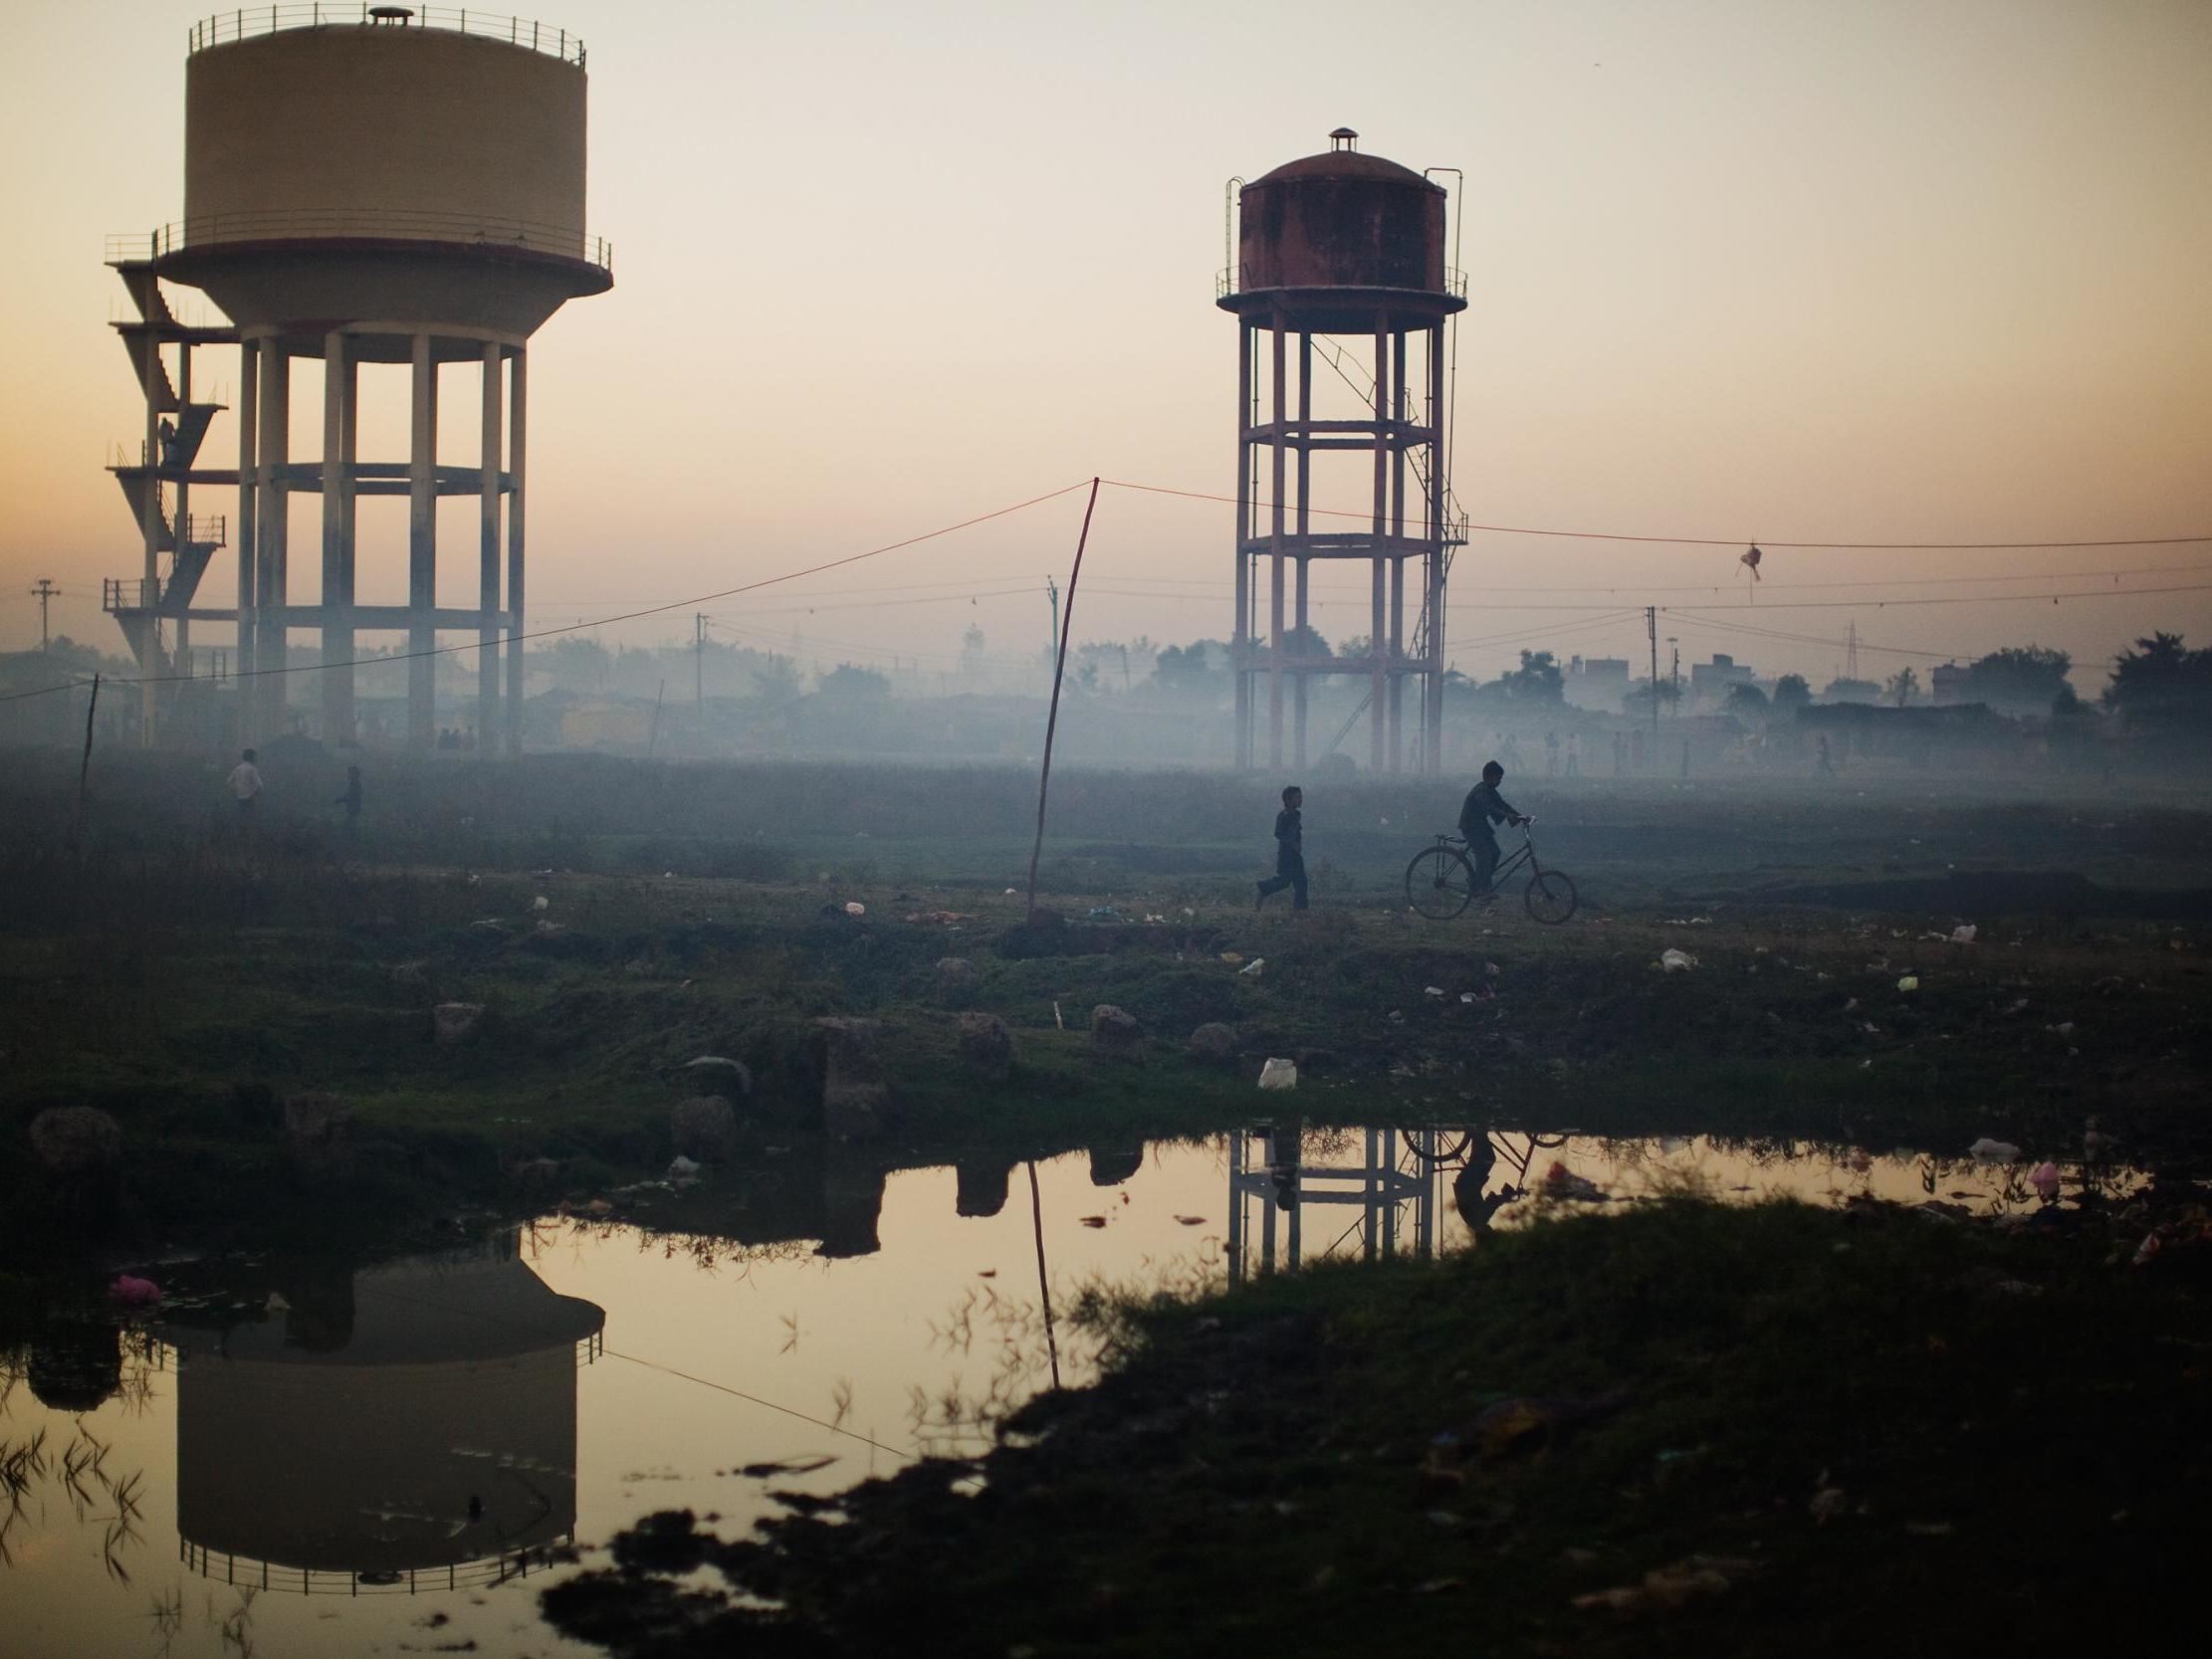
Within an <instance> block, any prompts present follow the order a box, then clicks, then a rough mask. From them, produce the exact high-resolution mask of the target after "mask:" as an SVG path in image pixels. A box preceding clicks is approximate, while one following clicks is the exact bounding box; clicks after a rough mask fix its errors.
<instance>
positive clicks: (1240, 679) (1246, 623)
mask: <svg viewBox="0 0 2212 1659" xmlns="http://www.w3.org/2000/svg"><path fill="white" fill-rule="evenodd" d="M1251 416H1252V327H1251V324H1250V323H1249V322H1248V321H1246V320H1245V319H1244V318H1242V317H1238V318H1237V320H1236V539H1235V545H1236V625H1235V627H1234V628H1233V629H1231V630H1230V633H1229V648H1228V652H1229V675H1230V678H1231V679H1232V680H1233V681H1234V682H1235V686H1236V740H1235V756H1236V765H1237V767H1238V769H1240V770H1241V769H1243V768H1245V767H1248V766H1250V765H1251V763H1252V674H1251V651H1252V560H1251V555H1250V554H1249V553H1247V552H1245V551H1244V542H1245V541H1246V539H1247V538H1249V536H1250V535H1251V533H1252V488H1251V486H1252V430H1251Z"/></svg>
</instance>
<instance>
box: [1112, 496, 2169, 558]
mask: <svg viewBox="0 0 2212 1659" xmlns="http://www.w3.org/2000/svg"><path fill="white" fill-rule="evenodd" d="M1105 482H1106V483H1107V484H1108V485H1109V486H1111V487H1112V488H1114V489H1117V490H1135V491H1139V492H1141V493H1142V494H1145V495H1148V496H1181V497H1184V498H1185V499H1187V500H1190V501H1200V502H1223V503H1226V504H1227V505H1228V506H1231V507H1237V506H1242V505H1245V503H1244V500H1243V499H1240V498H1238V497H1235V496H1217V495H1215V494H1213V493H1211V492H1209V491H1205V490H1175V489H1170V488H1169V487H1167V486H1166V485H1160V484H1133V483H1130V482H1129V481H1127V480H1125V479H1114V478H1110V479H1107V480H1106V481H1105ZM1250 505H1252V506H1254V507H1262V508H1267V507H1272V506H1274V503H1273V502H1271V501H1259V500H1257V499H1252V500H1251V502H1250ZM1306 511H1308V512H1309V513H1316V514H1320V515H1321V516H1323V517H1324V518H1361V519H1365V520H1367V521H1369V522H1373V521H1374V518H1375V514H1374V512H1373V510H1372V509H1370V510H1367V511H1364V512H1358V513H1354V512H1349V511H1347V510H1345V509H1342V508H1326V507H1314V508H1308V509H1307V510H1306ZM1407 522H1408V523H1409V524H1412V523H1419V524H1420V525H1421V526H1422V527H1423V528H1424V529H1426V528H1427V527H1429V526H1428V520H1426V519H1418V520H1417V519H1413V518H1409V519H1408V520H1407ZM1464 527H1465V528H1467V529H1469V530H1481V531H1482V532H1483V533H1485V534H1488V535H1545V536H1558V537H1562V538H1564V539H1567V540H1570V541H1641V542H1652V543H1656V544H1659V545H1661V546H1672V547H1742V546H1747V545H1749V544H1751V543H1752V542H1754V541H1756V542H1757V543H1758V545H1760V546H1762V547H1786V548H1793V549H1798V550H1811V551H1819V550H1823V549H1836V550H1844V551H1861V552H1903V553H1913V552H1995V551H2014V552H2025V551H2030V550H2032V549H2034V548H2037V547H2172V546H2180V545H2183V544H2186V543H2193V542H2212V533H2206V534H2197V535H2145V536H2123V537H2113V538H2108V539H2099V540H2070V539H2064V538H2059V539H2052V540H2046V541H1776V540H1772V539H1770V538H1768V537H1766V536H1763V535H1762V536H1747V535H1632V534H1628V533H1626V532H1623V531H1618V530H1561V529H1540V528H1537V527H1535V526H1532V525H1527V524H1476V523H1469V524H1466V525H1465V526H1464Z"/></svg>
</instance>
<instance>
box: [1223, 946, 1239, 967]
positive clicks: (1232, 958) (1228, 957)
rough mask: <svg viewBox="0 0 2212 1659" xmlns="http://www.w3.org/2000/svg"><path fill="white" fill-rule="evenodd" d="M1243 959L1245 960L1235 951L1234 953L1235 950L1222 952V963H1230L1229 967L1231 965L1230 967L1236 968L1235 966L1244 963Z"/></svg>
mask: <svg viewBox="0 0 2212 1659" xmlns="http://www.w3.org/2000/svg"><path fill="white" fill-rule="evenodd" d="M1243 959H1244V958H1243V957H1242V956H1240V955H1238V954H1237V953H1236V952H1235V951H1233V950H1224V951H1222V952H1221V960H1222V961H1224V962H1226V963H1228V965H1229V966H1230V967H1234V966H1235V965H1236V964H1237V963H1238V962H1240V961H1242V960H1243Z"/></svg>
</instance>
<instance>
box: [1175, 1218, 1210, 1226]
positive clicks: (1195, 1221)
mask: <svg viewBox="0 0 2212 1659" xmlns="http://www.w3.org/2000/svg"><path fill="white" fill-rule="evenodd" d="M1175 1219H1176V1224H1177V1225H1178V1226H1181V1227H1203V1226H1205V1225H1206V1217H1205V1216H1203V1215H1179V1216H1177V1217H1176V1218H1175Z"/></svg>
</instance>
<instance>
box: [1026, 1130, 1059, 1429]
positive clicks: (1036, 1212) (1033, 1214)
mask: <svg viewBox="0 0 2212 1659" xmlns="http://www.w3.org/2000/svg"><path fill="white" fill-rule="evenodd" d="M1029 1221H1030V1224H1031V1225H1032V1226H1033V1227H1034V1228H1035V1229H1036V1240H1037V1297H1038V1299H1039V1300H1040V1301H1041V1302H1042V1303H1043V1304H1044V1347H1045V1351H1046V1352H1048V1353H1049V1354H1051V1356H1052V1386H1053V1387H1055V1388H1057V1387H1058V1386H1059V1385H1060V1342H1059V1338H1058V1336H1057V1335H1056V1334H1055V1333H1054V1331H1053V1329H1052V1284H1051V1281H1050V1280H1049V1279H1047V1278H1046V1277H1045V1273H1044V1199H1043V1198H1042V1197H1041V1196H1039V1195H1038V1192H1037V1160H1036V1159H1035V1158H1031V1159H1029Z"/></svg>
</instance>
